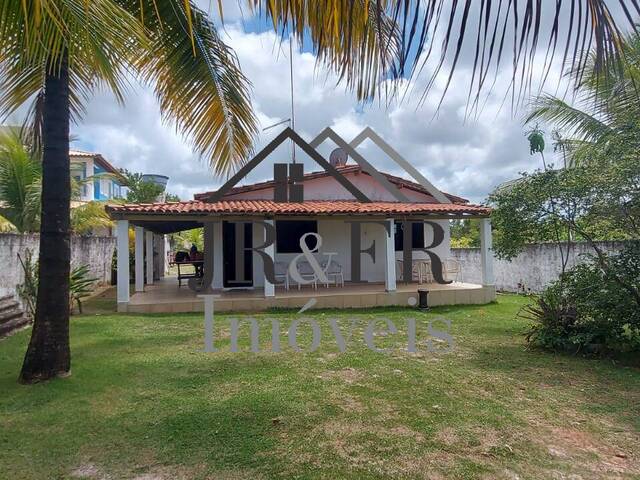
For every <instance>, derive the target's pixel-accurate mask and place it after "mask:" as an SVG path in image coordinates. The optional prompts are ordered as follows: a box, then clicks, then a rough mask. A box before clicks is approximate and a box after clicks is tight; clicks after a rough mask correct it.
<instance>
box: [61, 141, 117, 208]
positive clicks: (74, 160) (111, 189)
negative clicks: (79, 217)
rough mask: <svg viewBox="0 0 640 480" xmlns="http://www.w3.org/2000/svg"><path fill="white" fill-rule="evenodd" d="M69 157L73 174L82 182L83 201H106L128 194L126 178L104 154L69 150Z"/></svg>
mask: <svg viewBox="0 0 640 480" xmlns="http://www.w3.org/2000/svg"><path fill="white" fill-rule="evenodd" d="M69 158H70V160H71V175H72V176H73V177H74V178H75V179H76V180H77V181H78V182H79V183H80V201H81V202H90V201H93V200H99V201H106V200H113V199H118V198H124V197H125V196H126V180H125V178H124V177H123V176H122V173H120V171H119V170H118V169H116V168H115V167H114V166H113V165H111V164H110V163H109V162H108V161H107V160H106V159H105V158H104V157H103V156H102V155H100V154H99V153H91V152H83V151H81V150H69ZM87 179H89V181H86V180H87ZM91 179H93V181H91Z"/></svg>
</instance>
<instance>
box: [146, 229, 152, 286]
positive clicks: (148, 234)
mask: <svg viewBox="0 0 640 480" xmlns="http://www.w3.org/2000/svg"><path fill="white" fill-rule="evenodd" d="M145 240H146V242H145V250H146V252H147V256H146V265H147V285H153V232H151V231H149V230H147V231H145Z"/></svg>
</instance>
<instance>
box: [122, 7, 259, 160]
mask: <svg viewBox="0 0 640 480" xmlns="http://www.w3.org/2000/svg"><path fill="white" fill-rule="evenodd" d="M150 1H151V0H147V1H146V2H144V1H143V2H139V1H135V2H130V8H132V9H133V12H134V14H135V13H136V12H137V13H138V14H140V11H139V10H135V9H136V8H139V5H143V6H144V5H146V9H148V10H150V11H151V9H152V8H153V9H157V12H158V15H147V16H145V17H144V20H145V26H146V28H147V31H148V32H149V37H150V41H151V48H150V49H148V50H147V51H146V52H145V54H144V55H143V56H142V57H140V58H139V60H138V61H137V62H136V64H135V66H136V67H137V68H138V69H139V70H140V72H141V74H142V77H143V79H144V80H146V81H147V82H149V83H150V84H152V85H153V86H154V88H155V93H156V96H157V97H158V100H159V103H160V109H161V112H162V115H163V117H164V118H165V119H166V120H170V121H172V122H174V123H175V125H176V127H177V129H178V130H179V131H180V132H181V133H182V134H184V135H185V136H186V137H187V138H188V139H190V140H191V141H192V144H193V146H194V148H195V149H196V150H197V151H198V152H199V153H200V154H201V155H203V156H206V157H207V158H208V160H209V163H210V164H211V166H212V168H213V169H214V170H215V171H216V172H217V173H229V172H230V171H232V170H233V169H235V168H237V167H238V166H240V165H242V164H243V163H244V162H245V161H246V160H247V159H248V158H249V156H250V153H251V149H252V146H253V139H254V136H255V135H256V133H257V127H256V118H255V116H254V114H253V109H252V107H251V101H250V91H249V86H250V83H249V80H248V79H247V78H246V77H245V76H244V74H243V73H242V71H241V70H240V66H239V63H238V60H237V58H236V56H235V54H234V52H233V50H232V49H231V48H229V47H228V46H227V45H225V44H224V43H223V42H222V40H221V39H220V37H219V35H218V32H217V30H216V29H215V25H214V24H213V23H212V22H211V20H210V19H209V18H208V17H207V14H206V13H205V12H203V11H202V10H200V9H198V8H197V7H196V6H195V5H193V4H192V5H191V8H190V12H187V11H186V10H185V9H184V8H182V5H181V4H180V3H179V2H174V1H171V0H165V1H160V0H154V1H153V5H151V4H150ZM189 19H190V22H191V28H192V31H193V39H194V42H195V54H194V51H193V45H192V37H191V35H190V34H189V31H190V29H189Z"/></svg>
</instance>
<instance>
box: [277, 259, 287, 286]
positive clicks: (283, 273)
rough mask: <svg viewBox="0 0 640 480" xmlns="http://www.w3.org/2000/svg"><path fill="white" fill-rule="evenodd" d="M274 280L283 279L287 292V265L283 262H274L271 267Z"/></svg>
mask: <svg viewBox="0 0 640 480" xmlns="http://www.w3.org/2000/svg"><path fill="white" fill-rule="evenodd" d="M273 268H274V270H275V275H274V276H275V277H276V280H280V279H284V289H285V290H289V272H288V270H287V269H288V265H287V264H286V263H284V262H276V263H275V264H274V265H273Z"/></svg>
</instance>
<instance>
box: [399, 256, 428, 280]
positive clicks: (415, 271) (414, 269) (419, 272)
mask: <svg viewBox="0 0 640 480" xmlns="http://www.w3.org/2000/svg"><path fill="white" fill-rule="evenodd" d="M423 263H424V260H413V261H412V262H411V281H413V279H414V277H417V278H418V283H422V280H423V277H424V276H425V275H423V267H422V264H423ZM403 272H404V260H400V259H396V278H398V279H399V280H400V281H402V280H404V273H403Z"/></svg>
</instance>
